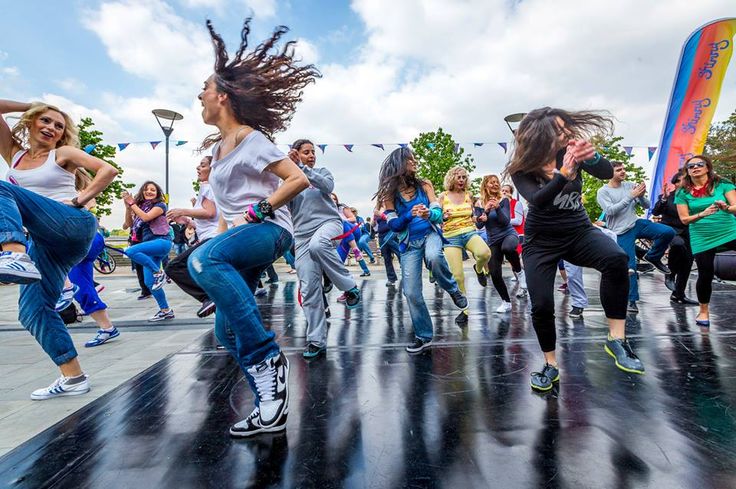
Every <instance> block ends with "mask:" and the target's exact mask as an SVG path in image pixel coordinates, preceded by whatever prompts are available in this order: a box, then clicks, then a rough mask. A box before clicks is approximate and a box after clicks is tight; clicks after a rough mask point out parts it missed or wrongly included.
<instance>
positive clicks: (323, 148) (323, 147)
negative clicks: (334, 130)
mask: <svg viewBox="0 0 736 489" xmlns="http://www.w3.org/2000/svg"><path fill="white" fill-rule="evenodd" d="M317 147H318V148H319V149H321V150H322V154H325V148H326V147H327V145H326V144H318V145H317Z"/></svg>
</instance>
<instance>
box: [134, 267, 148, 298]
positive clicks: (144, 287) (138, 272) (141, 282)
mask: <svg viewBox="0 0 736 489" xmlns="http://www.w3.org/2000/svg"><path fill="white" fill-rule="evenodd" d="M133 269H134V270H135V275H136V277H138V285H140V286H141V295H151V290H150V289H149V288H148V286H147V285H146V282H145V281H144V280H143V265H139V264H138V263H133Z"/></svg>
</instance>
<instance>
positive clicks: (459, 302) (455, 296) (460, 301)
mask: <svg viewBox="0 0 736 489" xmlns="http://www.w3.org/2000/svg"><path fill="white" fill-rule="evenodd" d="M450 297H452V302H454V303H455V305H456V306H457V307H459V308H460V309H467V307H468V299H467V298H466V297H465V296H464V295H463V293H462V292H460V290H459V289H458V290H456V291H455V292H453V293H452V294H450Z"/></svg>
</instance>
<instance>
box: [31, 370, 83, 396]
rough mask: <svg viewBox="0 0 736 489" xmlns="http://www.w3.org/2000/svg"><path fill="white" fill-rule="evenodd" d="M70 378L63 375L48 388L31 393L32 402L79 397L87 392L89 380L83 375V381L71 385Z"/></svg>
mask: <svg viewBox="0 0 736 489" xmlns="http://www.w3.org/2000/svg"><path fill="white" fill-rule="evenodd" d="M71 381H72V379H71V378H70V377H64V376H63V375H62V376H61V377H59V378H58V379H56V380H55V381H54V382H53V383H52V384H51V385H50V386H48V387H44V388H43V389H37V390H35V391H33V392H32V393H31V399H32V400H34V401H45V400H47V399H53V398H54V397H65V396H79V395H81V394H86V393H88V392H89V378H88V377H87V376H86V375H85V376H84V380H82V381H81V382H76V383H74V384H71V383H70V382H71Z"/></svg>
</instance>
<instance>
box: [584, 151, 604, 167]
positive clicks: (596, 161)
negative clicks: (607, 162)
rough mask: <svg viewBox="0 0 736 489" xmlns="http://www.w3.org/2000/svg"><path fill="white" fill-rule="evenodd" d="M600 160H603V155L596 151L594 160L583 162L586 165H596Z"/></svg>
mask: <svg viewBox="0 0 736 489" xmlns="http://www.w3.org/2000/svg"><path fill="white" fill-rule="evenodd" d="M600 160H601V155H600V154H598V151H596V152H595V154H594V155H593V159H592V160H587V161H583V164H584V165H595V164H596V163H598V162H599V161H600Z"/></svg>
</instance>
